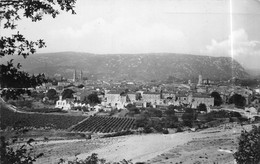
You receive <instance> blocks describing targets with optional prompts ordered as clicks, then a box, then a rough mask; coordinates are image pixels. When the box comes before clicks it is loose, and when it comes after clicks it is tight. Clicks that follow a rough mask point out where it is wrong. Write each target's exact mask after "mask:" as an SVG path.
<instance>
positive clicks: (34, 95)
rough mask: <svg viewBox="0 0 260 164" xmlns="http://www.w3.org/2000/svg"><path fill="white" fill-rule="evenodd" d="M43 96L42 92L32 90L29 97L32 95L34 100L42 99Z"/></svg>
mask: <svg viewBox="0 0 260 164" xmlns="http://www.w3.org/2000/svg"><path fill="white" fill-rule="evenodd" d="M44 96H45V93H43V92H36V91H32V93H31V97H33V98H34V99H36V100H42V99H43V98H44Z"/></svg>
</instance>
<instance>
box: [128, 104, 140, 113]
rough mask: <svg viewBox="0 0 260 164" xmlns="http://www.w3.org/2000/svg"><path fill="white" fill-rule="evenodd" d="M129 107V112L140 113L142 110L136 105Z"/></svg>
mask: <svg viewBox="0 0 260 164" xmlns="http://www.w3.org/2000/svg"><path fill="white" fill-rule="evenodd" d="M127 109H128V110H129V114H139V113H140V110H139V109H138V108H137V107H135V106H133V107H128V108H127Z"/></svg>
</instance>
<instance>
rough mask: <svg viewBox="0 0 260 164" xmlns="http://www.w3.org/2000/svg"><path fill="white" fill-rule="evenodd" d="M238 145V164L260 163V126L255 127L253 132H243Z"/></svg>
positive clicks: (236, 153) (235, 155)
mask: <svg viewBox="0 0 260 164" xmlns="http://www.w3.org/2000/svg"><path fill="white" fill-rule="evenodd" d="M238 144H239V146H238V151H237V152H235V153H234V158H235V159H236V161H237V163H238V164H244V163H245V164H246V163H255V164H257V163H260V155H259V152H260V126H258V127H257V126H256V125H253V127H252V130H251V131H249V132H248V131H245V130H244V131H242V133H241V135H240V137H239V143H238Z"/></svg>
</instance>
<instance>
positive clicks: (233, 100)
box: [229, 94, 246, 107]
mask: <svg viewBox="0 0 260 164" xmlns="http://www.w3.org/2000/svg"><path fill="white" fill-rule="evenodd" d="M229 104H235V105H236V106H238V107H244V106H245V105H246V99H245V98H244V97H243V96H242V95H240V94H234V95H233V96H231V97H230V98H229Z"/></svg>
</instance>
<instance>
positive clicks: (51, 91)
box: [46, 89, 58, 100]
mask: <svg viewBox="0 0 260 164" xmlns="http://www.w3.org/2000/svg"><path fill="white" fill-rule="evenodd" d="M46 96H47V97H48V98H49V99H50V100H56V99H57V98H58V95H57V92H56V90H55V89H49V90H48V92H47V93H46Z"/></svg>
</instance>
